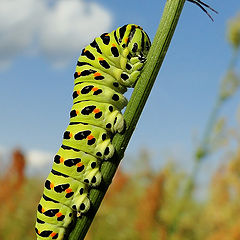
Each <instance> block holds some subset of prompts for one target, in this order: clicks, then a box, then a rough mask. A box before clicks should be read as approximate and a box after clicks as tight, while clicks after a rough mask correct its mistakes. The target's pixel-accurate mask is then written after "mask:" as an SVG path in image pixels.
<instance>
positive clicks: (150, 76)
mask: <svg viewBox="0 0 240 240" xmlns="http://www.w3.org/2000/svg"><path fill="white" fill-rule="evenodd" d="M184 2H185V0H168V1H167V2H166V5H165V8H164V12H163V15H162V18H161V21H160V24H159V27H158V30H157V33H156V35H155V37H154V41H153V44H152V46H151V48H150V51H149V54H148V57H147V58H148V60H147V63H146V66H145V67H144V69H143V72H142V74H141V76H140V78H139V79H138V82H137V84H136V86H135V89H134V91H133V94H132V96H131V99H130V101H129V103H128V105H127V108H126V111H125V113H124V119H125V121H126V125H127V129H126V131H125V133H124V134H122V135H121V134H116V135H115V136H114V139H113V145H114V147H115V154H114V156H113V158H112V159H110V160H109V161H106V162H103V164H102V166H101V172H102V175H103V181H102V183H101V185H100V186H99V187H97V188H96V189H91V190H90V194H89V198H90V201H91V203H92V205H91V208H90V210H89V212H87V214H86V215H85V216H82V217H81V218H79V219H78V220H77V222H76V225H75V227H74V229H73V230H72V232H71V233H70V235H69V237H68V238H67V239H69V240H83V239H84V237H85V235H86V233H87V231H88V229H89V227H90V225H91V223H92V221H93V218H94V216H95V214H96V212H97V210H98V208H99V206H100V204H101V202H102V200H103V197H104V195H105V193H106V191H107V189H108V187H109V185H110V183H111V182H112V178H113V176H114V174H115V172H116V170H117V167H118V165H119V162H120V160H121V159H122V157H123V155H124V151H125V149H126V147H127V145H128V142H129V140H130V137H131V135H132V133H133V131H134V129H135V127H136V124H137V121H138V119H139V117H140V114H141V112H142V110H143V107H144V105H145V103H146V101H147V98H148V96H149V94H150V91H151V89H152V86H153V83H154V81H155V79H156V77H157V74H158V71H159V69H160V67H161V65H162V62H163V59H164V57H165V55H166V52H167V49H168V47H169V44H170V41H171V39H172V36H173V33H174V30H175V28H176V26H177V22H178V19H179V16H180V14H181V11H182V8H183V5H184Z"/></svg>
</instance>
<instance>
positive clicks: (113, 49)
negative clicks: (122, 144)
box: [35, 24, 151, 240]
mask: <svg viewBox="0 0 240 240" xmlns="http://www.w3.org/2000/svg"><path fill="white" fill-rule="evenodd" d="M150 45H151V42H150V39H149V37H148V35H147V34H146V33H145V32H144V31H143V29H142V28H141V27H140V26H137V25H135V24H128V25H124V26H122V27H119V28H118V29H117V30H115V31H113V32H111V33H104V34H102V35H101V36H100V37H97V38H95V39H94V40H93V42H92V43H90V44H89V45H88V46H86V47H85V48H84V49H83V50H82V53H81V55H80V57H79V59H78V61H77V66H76V71H75V73H74V89H73V94H72V97H73V106H72V109H71V111H70V123H69V125H68V127H67V129H66V131H65V132H64V134H63V141H62V145H61V147H60V149H59V150H58V152H57V153H56V155H55V157H54V161H53V166H52V170H51V172H50V174H49V176H48V177H47V179H46V181H45V187H44V191H43V195H42V198H41V200H40V203H39V205H38V209H37V220H36V226H35V231H36V235H37V239H38V240H50V239H56V240H61V239H63V238H64V235H65V233H66V229H67V227H68V226H69V224H70V223H71V222H72V220H73V219H74V218H75V217H76V216H81V215H82V214H86V213H87V211H88V210H89V208H90V205H91V203H90V200H89V198H88V194H89V189H91V188H92V187H97V186H98V185H99V184H100V182H101V178H102V175H101V163H102V161H104V160H107V159H109V158H111V157H112V156H113V154H114V147H113V145H112V143H111V141H112V137H113V136H114V134H116V133H117V132H119V133H122V132H123V131H124V129H125V127H126V126H125V125H126V124H125V121H124V118H123V115H122V113H121V110H122V109H123V108H124V107H125V106H126V105H127V103H128V101H127V99H126V98H125V97H124V96H123V94H124V93H125V92H126V90H127V88H128V87H134V85H135V83H136V81H137V79H138V77H139V75H140V74H141V71H142V68H143V66H144V64H145V62H146V58H147V54H148V51H149V48H150Z"/></svg>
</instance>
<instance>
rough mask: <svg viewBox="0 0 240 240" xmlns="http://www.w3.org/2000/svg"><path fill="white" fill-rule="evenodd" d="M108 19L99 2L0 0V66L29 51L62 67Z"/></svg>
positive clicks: (5, 65) (107, 13) (102, 30)
mask: <svg viewBox="0 0 240 240" xmlns="http://www.w3.org/2000/svg"><path fill="white" fill-rule="evenodd" d="M50 3H51V4H50ZM111 21H112V19H111V14H110V13H109V12H108V11H107V10H106V9H104V8H103V7H102V6H101V5H99V4H98V3H94V2H87V1H84V0H41V1H39V0H1V1H0V69H1V68H6V67H7V66H9V65H10V63H11V62H12V61H13V60H14V58H15V57H16V56H17V55H18V54H23V53H24V54H26V53H29V52H35V53H37V54H42V55H44V56H46V57H48V58H49V60H50V61H51V62H52V64H53V65H55V66H64V65H65V64H67V63H68V62H69V60H70V59H72V58H73V57H76V55H78V52H79V51H80V49H81V48H82V47H83V46H84V45H85V44H87V43H88V42H89V41H91V40H92V39H93V38H94V37H95V36H97V35H99V34H100V33H101V32H104V31H108V30H109V28H110V25H111ZM33 48H34V50H33Z"/></svg>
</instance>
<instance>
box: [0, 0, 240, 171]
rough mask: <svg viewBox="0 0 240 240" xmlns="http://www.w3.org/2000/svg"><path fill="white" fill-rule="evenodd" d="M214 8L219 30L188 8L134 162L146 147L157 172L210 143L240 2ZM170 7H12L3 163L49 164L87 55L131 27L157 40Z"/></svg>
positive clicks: (3, 91) (6, 30)
mask: <svg viewBox="0 0 240 240" xmlns="http://www.w3.org/2000/svg"><path fill="white" fill-rule="evenodd" d="M208 3H209V4H210V5H211V6H212V7H214V8H215V9H216V10H217V11H218V12H219V14H218V15H216V14H212V16H213V17H214V19H215V21H214V22H211V20H210V19H209V18H208V17H207V16H206V15H205V14H204V13H203V12H202V11H201V10H200V9H199V8H198V7H196V6H194V5H193V4H191V3H188V2H186V4H185V7H184V10H183V12H182V16H181V18H180V21H179V24H178V26H177V29H176V32H175V35H174V37H173V40H172V42H171V45H170V48H169V51H168V53H167V55H166V58H165V61H164V63H163V66H162V69H161V70H160V73H159V75H158V78H157V81H156V83H155V85H154V88H153V91H152V93H151V95H150V97H149V99H148V102H147V104H146V107H145V109H144V112H143V114H142V116H141V119H140V121H139V123H138V126H137V128H136V130H135V132H134V134H133V136H132V139H131V141H130V144H129V147H128V150H127V152H126V155H127V156H132V157H134V158H136V157H138V155H137V152H138V151H139V149H141V148H142V147H145V148H147V149H149V151H150V152H152V154H153V164H154V165H155V166H160V165H162V163H164V162H165V161H166V158H167V156H175V157H176V158H177V159H178V160H179V161H180V162H181V164H183V165H186V166H187V165H188V164H189V161H188V160H189V159H190V158H191V153H192V151H193V149H194V146H195V145H196V143H197V142H196V140H194V136H195V135H197V138H199V137H200V136H201V132H202V130H203V128H204V126H205V123H206V120H207V116H208V115H209V113H210V111H211V109H212V106H213V104H214V101H215V98H216V95H217V91H218V86H219V83H220V79H221V77H223V75H224V73H225V69H226V68H227V64H228V61H229V59H230V57H231V48H230V47H229V45H228V43H227V41H226V37H225V36H226V26H227V21H228V19H229V18H231V17H233V16H235V15H236V14H237V12H238V11H240V4H239V2H238V1H236V0H228V1H217V0H212V1H210V0H209V1H208ZM163 6H164V1H154V0H149V1H147V2H146V1H142V0H139V1H125V0H122V1H115V0H113V1H106V0H105V1H103V0H99V1H83V0H58V1H56V0H51V1H50V0H42V1H37V0H11V1H9V0H2V1H1V2H0V82H1V88H0V109H1V114H0V132H1V135H0V136H1V138H0V153H1V154H0V157H1V156H4V154H6V153H8V152H9V151H10V150H11V149H12V148H14V147H21V148H22V149H23V150H24V151H25V153H26V154H27V157H28V161H29V166H30V167H32V168H35V169H38V168H39V169H40V168H42V167H45V166H46V165H47V166H49V164H50V162H51V161H52V160H51V158H52V156H53V154H54V153H55V152H56V151H57V150H58V148H59V146H60V144H61V139H62V133H63V132H64V130H65V128H66V127H67V124H68V116H69V111H70V108H71V105H72V98H71V94H72V89H73V73H74V69H75V63H76V60H77V58H78V57H79V54H80V51H81V49H82V48H83V47H84V45H86V44H88V43H89V42H90V41H92V39H93V38H94V37H96V36H98V35H99V34H101V33H102V32H110V31H112V30H114V29H115V28H117V27H119V26H122V25H124V24H126V23H136V24H138V25H141V26H142V27H143V28H144V30H145V31H146V32H147V33H148V34H149V36H150V38H151V39H152V40H153V36H154V33H155V31H156V29H157V27H158V23H159V20H160V17H161V13H162V10H163ZM13 12H14V14H12V13H13ZM239 97H240V94H239V92H238V93H237V94H236V95H235V97H234V98H233V99H232V100H231V101H229V102H228V103H227V104H226V106H225V108H224V109H223V111H222V112H221V115H225V116H227V119H228V120H229V124H230V125H234V124H236V117H235V116H236V108H237V106H238V104H239ZM183 157H184V159H183ZM0 160H1V159H0ZM125 164H126V163H125Z"/></svg>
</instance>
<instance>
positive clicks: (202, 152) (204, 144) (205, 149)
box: [168, 49, 238, 239]
mask: <svg viewBox="0 0 240 240" xmlns="http://www.w3.org/2000/svg"><path fill="white" fill-rule="evenodd" d="M237 58H238V51H237V50H236V49H234V51H233V55H232V58H231V60H230V61H229V65H228V69H227V72H229V71H231V70H233V69H234V68H235V66H236V64H237ZM224 101H225V100H222V99H221V93H220V91H219V94H218V96H217V99H216V103H215V105H214V107H213V109H212V111H211V113H210V116H209V118H208V121H207V124H206V127H205V130H204V133H203V137H202V141H201V143H200V146H199V147H198V149H197V151H196V153H195V156H194V165H193V169H192V172H191V174H190V176H189V177H188V179H187V181H186V183H185V186H184V189H183V195H182V199H181V200H180V203H179V206H178V209H177V211H176V214H175V217H174V218H173V221H172V223H171V224H170V226H169V228H168V233H169V235H168V237H169V238H170V239H171V238H173V234H174V233H175V232H176V230H177V227H178V225H179V222H180V221H181V217H182V215H183V214H184V208H185V207H186V206H187V202H188V201H189V200H190V198H191V197H192V193H193V190H194V186H195V185H196V179H197V174H198V172H199V169H200V166H201V163H202V161H203V160H204V158H205V157H206V156H207V155H208V154H209V152H210V151H209V150H210V137H211V134H212V132H213V129H214V126H215V124H216V122H217V119H218V115H219V112H220V110H221V107H222V105H223V103H224Z"/></svg>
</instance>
